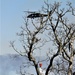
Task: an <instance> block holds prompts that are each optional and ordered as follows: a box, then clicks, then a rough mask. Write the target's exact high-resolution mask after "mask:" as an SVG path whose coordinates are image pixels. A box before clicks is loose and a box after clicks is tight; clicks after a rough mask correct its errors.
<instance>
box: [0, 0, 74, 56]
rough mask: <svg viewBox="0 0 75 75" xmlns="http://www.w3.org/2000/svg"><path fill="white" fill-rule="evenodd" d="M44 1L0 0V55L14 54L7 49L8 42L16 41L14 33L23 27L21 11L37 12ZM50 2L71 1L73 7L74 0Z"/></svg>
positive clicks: (22, 13)
mask: <svg viewBox="0 0 75 75" xmlns="http://www.w3.org/2000/svg"><path fill="white" fill-rule="evenodd" d="M44 1H46V0H0V5H1V6H0V8H1V9H0V10H1V11H0V55H1V54H7V53H15V51H14V50H13V49H12V48H10V47H9V45H10V44H9V42H10V41H12V40H15V39H17V36H16V33H17V32H19V31H20V27H21V26H22V25H23V23H24V22H23V21H24V20H23V18H22V17H23V16H24V15H25V14H24V12H23V11H27V10H31V11H38V10H39V9H41V7H42V5H43V4H44ZM49 1H50V2H51V1H63V2H65V1H71V2H72V3H73V5H74V6H75V4H74V3H75V0H49Z"/></svg>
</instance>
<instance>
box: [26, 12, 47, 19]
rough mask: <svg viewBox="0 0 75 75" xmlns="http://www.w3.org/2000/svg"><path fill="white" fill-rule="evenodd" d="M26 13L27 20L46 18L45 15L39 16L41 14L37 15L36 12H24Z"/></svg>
mask: <svg viewBox="0 0 75 75" xmlns="http://www.w3.org/2000/svg"><path fill="white" fill-rule="evenodd" d="M26 12H28V13H30V14H29V15H28V16H27V18H33V19H34V18H39V17H46V16H48V15H47V14H41V13H37V12H30V11H26Z"/></svg>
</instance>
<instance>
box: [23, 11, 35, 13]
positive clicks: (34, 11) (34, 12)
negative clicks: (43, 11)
mask: <svg viewBox="0 0 75 75" xmlns="http://www.w3.org/2000/svg"><path fill="white" fill-rule="evenodd" d="M24 12H27V13H36V12H35V11H24Z"/></svg>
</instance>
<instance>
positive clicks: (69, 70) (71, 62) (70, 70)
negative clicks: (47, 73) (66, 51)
mask: <svg viewBox="0 0 75 75" xmlns="http://www.w3.org/2000/svg"><path fill="white" fill-rule="evenodd" d="M73 58H74V56H73V55H72V57H71V58H70V62H69V68H68V75H72V67H73Z"/></svg>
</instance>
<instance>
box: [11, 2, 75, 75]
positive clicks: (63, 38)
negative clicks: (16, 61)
mask: <svg viewBox="0 0 75 75" xmlns="http://www.w3.org/2000/svg"><path fill="white" fill-rule="evenodd" d="M45 5H46V7H43V8H42V11H43V12H44V13H45V12H46V14H47V15H48V16H47V17H44V16H41V17H39V18H36V19H35V18H34V19H28V18H26V17H24V21H25V25H24V27H21V29H22V31H21V33H18V34H17V35H18V36H20V37H21V40H20V41H21V43H22V46H23V48H24V52H21V51H20V52H19V51H18V50H17V49H16V48H15V47H14V46H15V45H14V42H10V43H11V46H12V47H13V48H14V50H15V51H16V52H18V53H19V54H20V55H22V56H26V57H27V58H28V60H29V62H30V63H31V62H32V63H31V65H33V66H34V67H35V70H36V73H37V75H42V74H41V72H40V70H39V66H38V63H39V61H40V60H37V59H36V57H35V54H34V53H35V52H36V51H38V50H42V48H43V47H44V46H45V45H49V44H48V43H51V42H52V43H53V45H54V47H55V48H56V50H53V49H52V50H53V51H55V53H54V54H53V55H52V56H48V57H49V60H48V61H49V63H48V64H47V66H46V72H45V75H49V72H50V70H51V68H52V65H53V61H54V58H55V57H57V56H58V55H61V56H62V57H63V58H64V59H65V60H67V62H68V65H69V66H68V75H72V66H73V59H74V55H75V50H74V47H73V45H74V44H73V42H74V39H75V23H71V22H69V19H68V16H67V14H69V15H70V16H74V17H75V14H74V12H75V10H74V8H73V7H72V4H71V3H70V2H68V3H67V8H66V9H65V8H60V7H61V3H59V2H55V3H54V4H49V3H47V2H45ZM45 34H46V35H45ZM42 36H44V37H42ZM47 49H48V50H47V52H48V51H50V45H49V48H47ZM42 52H43V51H42ZM47 55H49V53H47Z"/></svg>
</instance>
